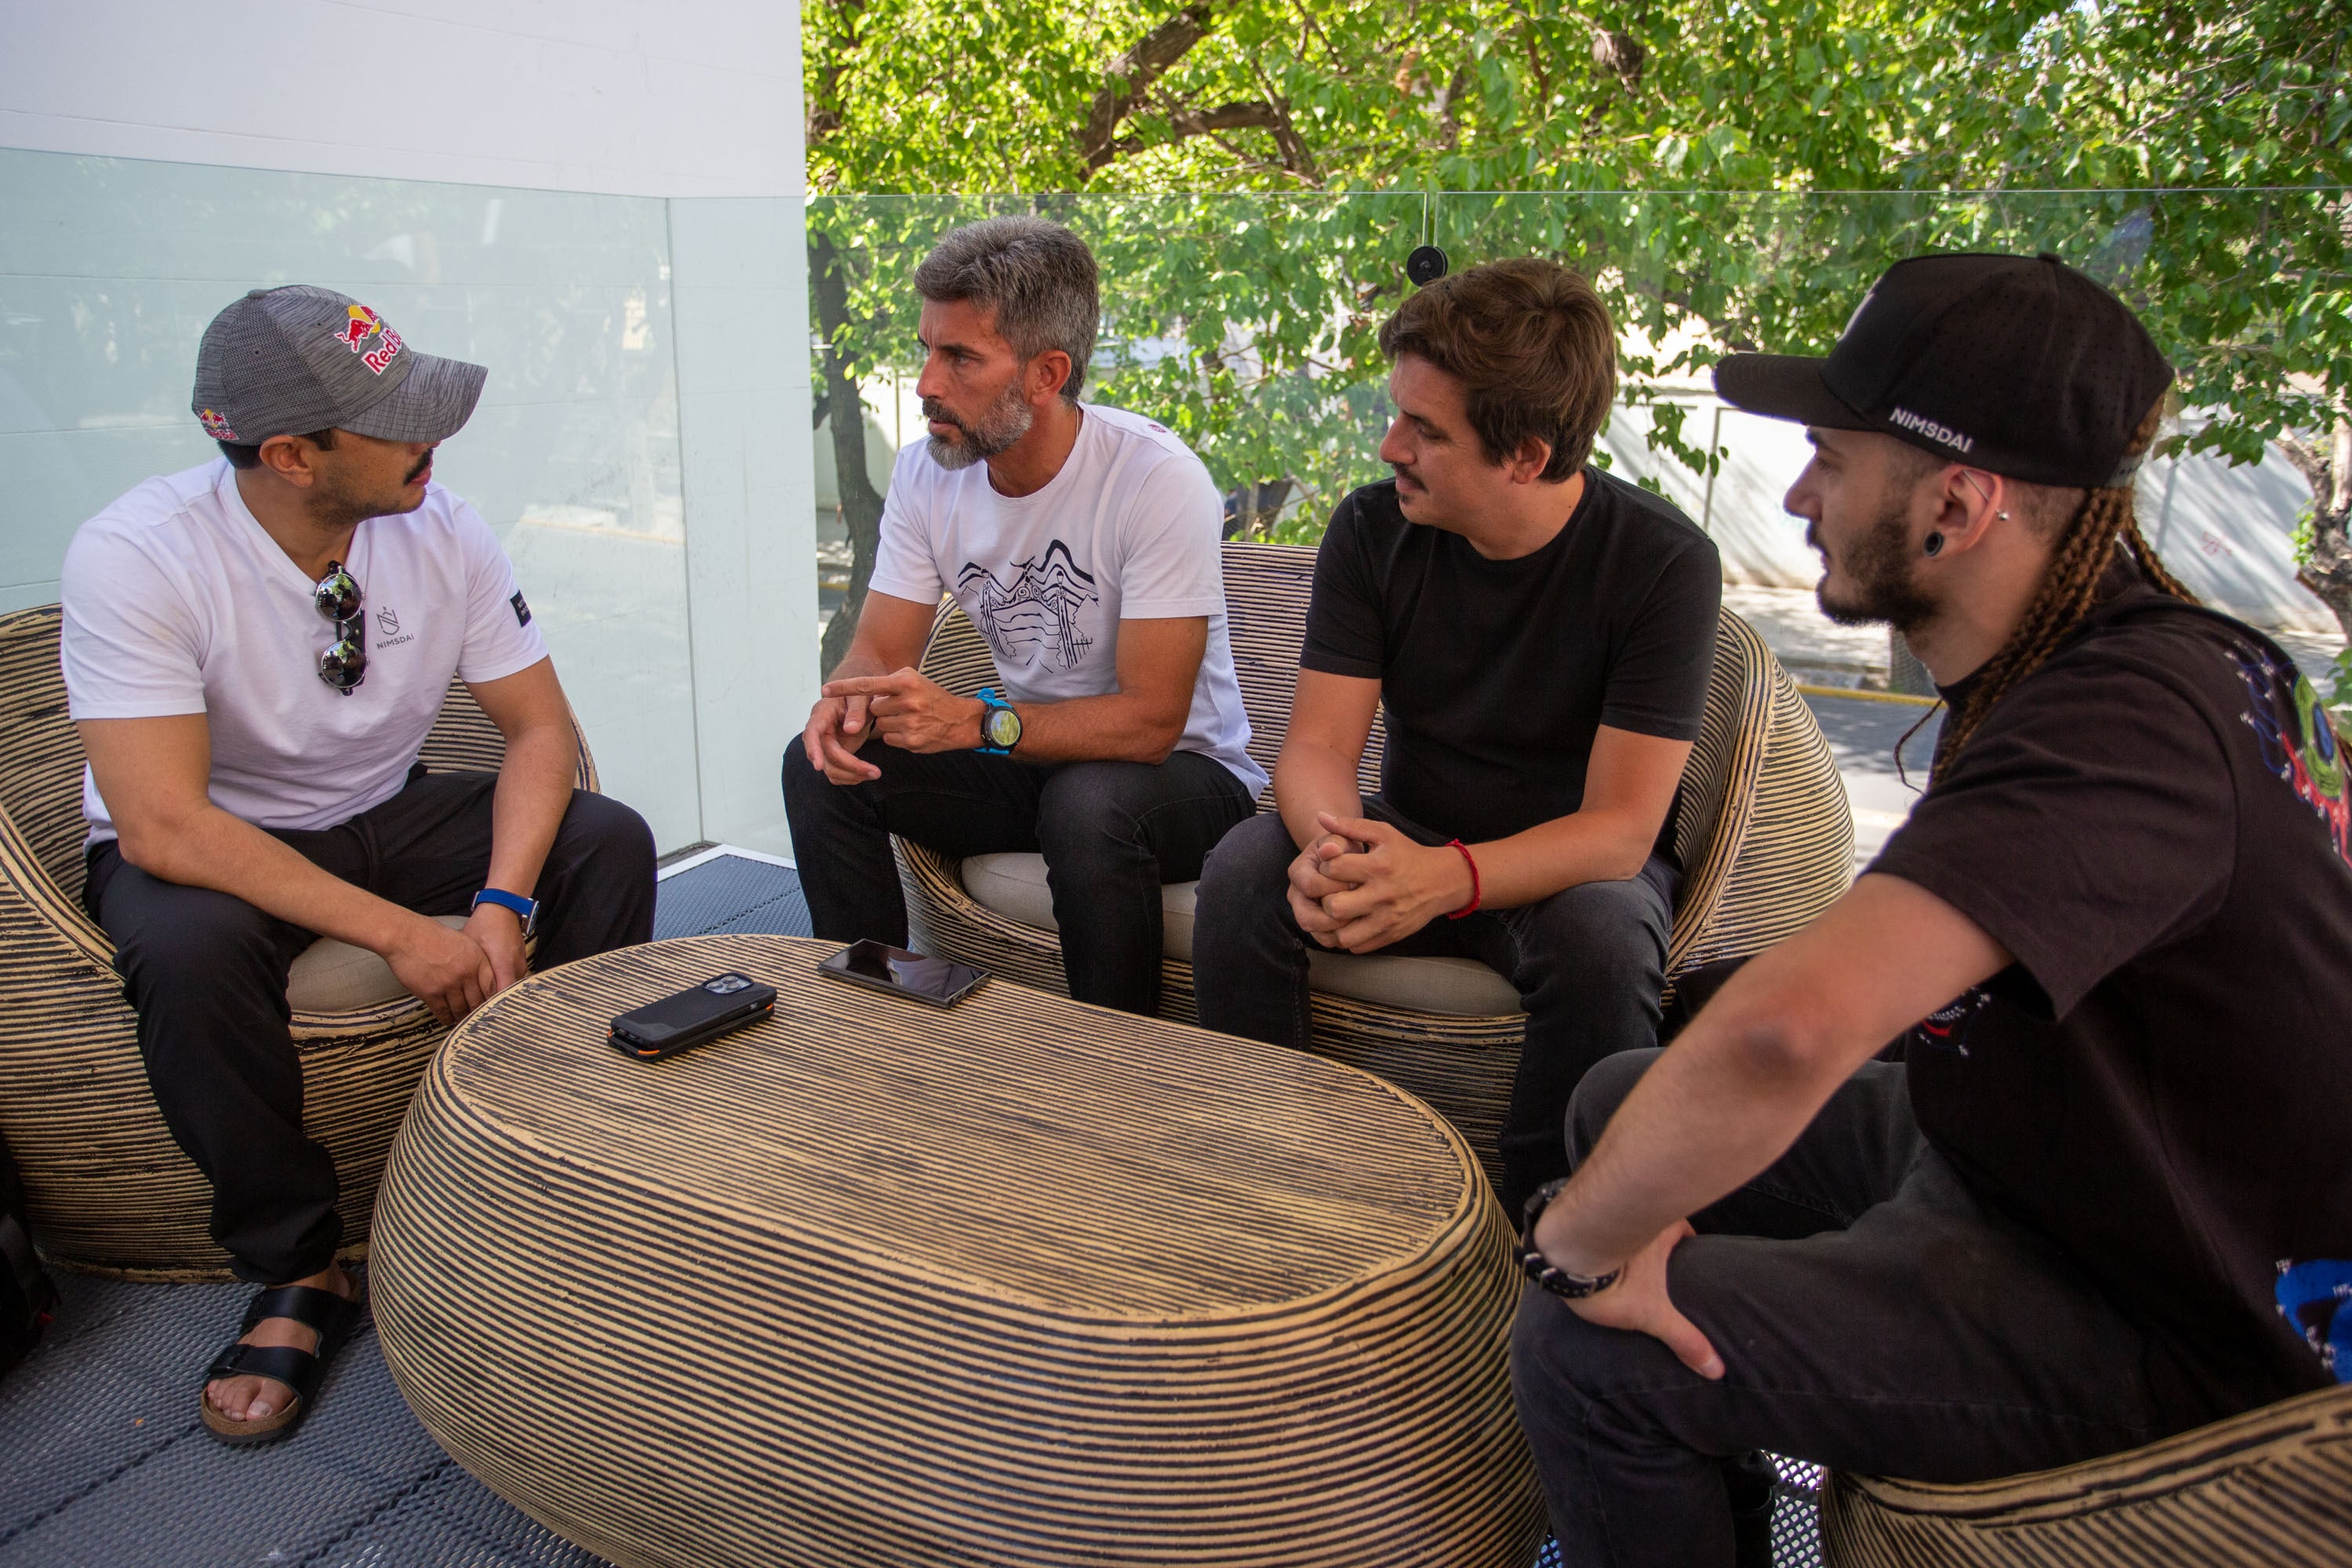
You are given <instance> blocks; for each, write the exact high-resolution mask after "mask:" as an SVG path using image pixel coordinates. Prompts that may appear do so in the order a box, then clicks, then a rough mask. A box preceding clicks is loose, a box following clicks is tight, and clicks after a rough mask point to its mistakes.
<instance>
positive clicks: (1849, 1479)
mask: <svg viewBox="0 0 2352 1568" xmlns="http://www.w3.org/2000/svg"><path fill="white" fill-rule="evenodd" d="M1822 1558H1823V1561H1824V1562H1825V1563H1828V1564H1830V1568H1928V1565H1929V1564H1951V1565H1953V1568H2044V1565H2046V1564H2053V1563H2065V1564H2068V1565H2069V1568H2126V1565H2130V1568H2141V1565H2144V1564H2148V1565H2152V1564H2157V1563H2164V1564H2171V1563H2184V1564H2185V1563H2246V1564H2256V1563H2259V1564H2261V1565H2262V1568H2336V1565H2338V1564H2341V1563H2346V1562H2347V1561H2352V1384H2347V1385H2343V1386H2339V1387H2336V1388H2331V1389H2325V1390H2322V1391H2321V1392H2319V1393H2317V1394H2305V1395H2303V1396H2302V1397H2300V1398H2296V1399H2289V1400H2286V1401H2284V1402H2282V1403H2280V1404H2277V1405H2270V1406H2268V1407H2266V1408H2264V1409H2261V1410H2255V1411H2250V1412H2248V1413H2247V1414H2246V1415H2239V1416H2233V1417H2232V1418H2231V1419H2230V1420H2227V1421H2218V1422H2215V1423H2214V1424H2213V1425H2212V1426H2200V1427H2199V1428H2198V1429H2197V1430H2195V1431H2193V1432H2184V1433H2182V1434H2181V1435H2180V1436H2177V1437H2168V1438H2167V1439H2165V1440H2164V1441H2163V1442H2161V1443H2153V1444H2150V1445H2149V1446H2148V1447H2145V1448H2136V1449H2134V1450H2132V1451H2131V1452H2129V1453H2126V1454H2116V1455H2113V1456H2110V1457H2109V1458H2104V1459H2091V1460H2087V1461H2085V1462H2084V1463H2083V1464H2079V1465H2067V1466H2064V1467H2063V1468H2059V1469H2054V1470H2041V1471H2037V1472H2035V1473H2034V1474H2032V1475H2025V1476H2012V1477H2010V1478H2008V1479H2003V1480H1997V1481H1983V1482H1979V1483H1978V1484H1976V1485H1973V1486H1927V1485H1924V1484H1922V1483H1919V1482H1916V1481H1897V1480H1883V1479H1875V1478H1872V1477H1867V1476H1849V1475H1832V1477H1830V1478H1829V1484H1828V1487H1827V1489H1826V1491H1825V1492H1824V1494H1823V1499H1822Z"/></svg>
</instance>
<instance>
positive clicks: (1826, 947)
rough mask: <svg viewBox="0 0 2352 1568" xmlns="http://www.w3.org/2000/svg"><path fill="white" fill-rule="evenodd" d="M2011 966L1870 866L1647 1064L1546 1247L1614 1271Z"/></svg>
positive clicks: (1564, 1260)
mask: <svg viewBox="0 0 2352 1568" xmlns="http://www.w3.org/2000/svg"><path fill="white" fill-rule="evenodd" d="M2009 962H2010V956H2009V954H2008V953H2007V952H2005V951H2003V950H2002V949H2001V947H2000V944H1999V943H1997V942H1994V941H1993V940H1992V938H1991V937H1990V936H1989V935H1987V934H1986V933H1985V931H1983V930H1982V929H1981V928H1980V927H1979V926H1978V925H1977V924H1976V923H1975V922H1974V921H1970V920H1969V918H1968V917H1967V916H1965V915H1963V914H1961V913H1960V912H1959V911H1958V910H1955V909H1954V908H1952V907H1951V906H1950V905H1949V904H1947V903H1945V902H1944V901H1943V900H1940V899H1938V898H1937V897H1936V896H1935V895H1933V894H1931V893H1929V892H1927V890H1925V889H1921V888H1919V887H1916V886H1915V885H1914V884H1912V883H1909V882H1906V881H1903V880H1901V879H1897V878H1894V877H1886V876H1865V877H1864V878H1863V879H1861V880H1859V881H1857V882H1856V883H1855V884H1854V886H1853V890H1852V891H1850V892H1848V893H1847V894H1846V895H1845V897H1843V898H1842V899H1840V900H1838V901H1837V902H1836V903H1834V904H1832V905H1831V906H1830V907H1829V909H1827V910H1823V911H1822V914H1821V916H1820V917H1819V918H1818V919H1816V920H1815V921H1813V922H1812V923H1811V925H1809V926H1807V927H1806V928H1805V929H1804V930H1802V931H1799V932H1797V934H1796V935H1794V936H1792V937H1790V938H1789V939H1788V940H1787V941H1786V942H1782V943H1780V946H1778V947H1775V948H1772V949H1770V950H1769V951H1768V952H1762V953H1759V954H1758V955H1757V956H1756V958H1755V959H1753V960H1752V961H1750V962H1749V963H1748V964H1746V965H1745V966H1744V967H1742V968H1741V969H1740V970H1739V972H1738V973H1736V974H1734V975H1733V976H1732V977H1731V978H1730V979H1729V980H1728V981H1727V982H1726V983H1725V984H1724V987H1723V989H1722V990H1721V991H1719V992H1717V994H1716V996H1715V999H1714V1000H1713V1001H1712V1002H1710V1003H1709V1004H1707V1005H1706V1009H1705V1010H1704V1011H1703V1012H1701V1013H1700V1014H1699V1016H1697V1017H1696V1018H1695V1019H1693V1020H1692V1021H1691V1023H1690V1026H1689V1027H1687V1028H1685V1030H1684V1031H1683V1033H1682V1035H1681V1037H1679V1038H1677V1039H1676V1040H1675V1043H1674V1047H1673V1048H1672V1049H1671V1050H1668V1051H1667V1052H1666V1053H1665V1054H1664V1055H1663V1056H1661V1057H1660V1058H1658V1059H1657V1062H1656V1064H1655V1065H1654V1066H1653V1067H1652V1068H1650V1070H1649V1071H1648V1072H1647V1073H1645V1074H1643V1078H1642V1081H1641V1082H1640V1083H1639V1084H1637V1085H1635V1086H1634V1089H1633V1093H1632V1094H1630V1095H1628V1096H1627V1097H1626V1099H1625V1102H1624V1103H1623V1104H1622V1105H1621V1106H1619V1107H1618V1109H1617V1113H1616V1115H1615V1116H1614V1117H1612V1119H1611V1120H1610V1122H1609V1128H1608V1131H1606V1132H1604V1133H1603V1134H1602V1135H1601V1142H1600V1143H1599V1144H1598V1145H1596V1146H1595V1147H1594V1149H1593V1151H1592V1152H1591V1156H1590V1157H1588V1158H1587V1159H1586V1160H1585V1162H1584V1163H1583V1164H1582V1165H1581V1166H1580V1168H1579V1169H1578V1171H1577V1173H1576V1179H1575V1180H1574V1181H1572V1182H1571V1183H1570V1184H1569V1186H1568V1189H1567V1190H1566V1191H1565V1192H1563V1193H1561V1194H1559V1197H1558V1198H1556V1199H1554V1200H1553V1202H1552V1204H1551V1205H1550V1206H1549V1207H1548V1208H1547V1209H1545V1211H1544V1215H1543V1221H1542V1223H1541V1224H1540V1225H1539V1226H1538V1227H1537V1237H1536V1240H1537V1242H1538V1245H1540V1246H1541V1247H1543V1248H1544V1251H1545V1253H1546V1254H1547V1255H1548V1256H1549V1257H1550V1258H1551V1259H1552V1261H1553V1262H1555V1263H1558V1264H1559V1265H1561V1266H1562V1267H1563V1268H1569V1269H1571V1270H1573V1271H1574V1272H1576V1273H1580V1274H1593V1273H1598V1272H1600V1271H1601V1270H1602V1269H1607V1268H1615V1267H1616V1266H1617V1265H1618V1264H1620V1263H1622V1262H1623V1261H1624V1260H1625V1258H1628V1257H1630V1256H1632V1254H1633V1252H1634V1251H1635V1250H1636V1249H1638V1248H1639V1247H1642V1246H1643V1245H1644V1244H1645V1243H1647V1242H1649V1241H1650V1240H1652V1239H1653V1238H1654V1237H1656V1236H1657V1235H1658V1233H1659V1232H1660V1231H1662V1230H1664V1228H1665V1227H1666V1226H1670V1225H1673V1224H1674V1223H1675V1222H1676V1221H1678V1220H1683V1219H1687V1218H1688V1217H1689V1216H1690V1215H1693V1214H1696V1212H1697V1211H1698V1210H1700V1209H1702V1208H1705V1207H1706V1205H1709V1204H1711V1203H1713V1202H1715V1201H1716V1200H1717V1198H1720V1197H1722V1196H1723V1195H1724V1194H1727V1193H1729V1192H1731V1191H1732V1190H1733V1189H1734V1188H1736V1187H1738V1186H1739V1185H1740V1184H1742V1183H1745V1182H1748V1181H1750V1180H1752V1179H1754V1178H1755V1177H1756V1176H1757V1175H1758V1174H1759V1173H1761V1172H1762V1171H1763V1170H1764V1169H1765V1167H1766V1166H1768V1165H1769V1164H1771V1163H1772V1162H1773V1161H1775V1160H1777V1159H1779V1158H1780V1156H1781V1155H1782V1154H1783V1153H1784V1152H1787V1150H1788V1148H1789V1145H1790V1144H1791V1143H1793V1142H1796V1140H1797V1137H1798V1135H1799V1134H1800V1133H1801V1132H1803V1131H1804V1130H1805V1128H1806V1127H1807V1126H1808V1125H1809V1124H1810V1123H1811V1121H1812V1119H1813V1117H1814V1115H1815V1114H1816V1113H1817V1112H1818V1111H1819V1110H1821V1108H1822V1106H1823V1105H1824V1104H1826V1103H1827V1102H1828V1100H1829V1098H1830V1096H1831V1095H1832V1094H1834V1093H1836V1092H1837V1089H1838V1086H1839V1085H1841V1084H1843V1083H1844V1082H1845V1080H1846V1079H1848V1078H1849V1077H1851V1076H1852V1075H1853V1072H1854V1070H1855V1069H1856V1068H1859V1067H1861V1066H1862V1064H1863V1063H1864V1062H1866V1061H1868V1060H1869V1059H1870V1058H1871V1057H1872V1056H1873V1055H1874V1054H1875V1053H1876V1052H1877V1051H1878V1049H1879V1048H1880V1047H1882V1046H1884V1045H1885V1042H1887V1041H1888V1040H1891V1039H1893V1038H1894V1037H1895V1036H1897V1035H1899V1034H1901V1033H1902V1032H1903V1031H1904V1030H1905V1029H1906V1028H1908V1027H1910V1026H1912V1025H1913V1024H1916V1023H1917V1022H1918V1021H1919V1020H1920V1019H1921V1018H1923V1017H1925V1016H1927V1014H1929V1013H1930V1012H1932V1011H1934V1010H1935V1009H1936V1008H1937V1007H1938V1006H1941V1005H1943V1004H1944V1003H1946V1002H1948V1001H1949V1000H1950V999H1951V998H1953V997H1955V996H1958V995H1959V994H1961V993H1963V992H1965V991H1966V990H1968V988H1969V986H1971V985H1976V984H1982V983H1983V982H1984V981H1985V980H1987V979H1988V978H1990V976H1992V975H1994V974H1997V973H2000V971H2001V970H2002V969H2003V968H2004V967H2006V966H2007V964H2008V963H2009Z"/></svg>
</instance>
